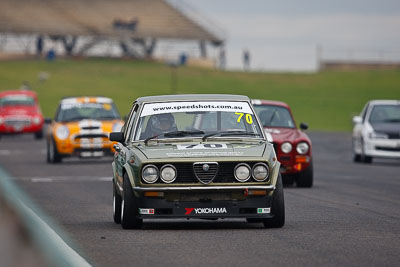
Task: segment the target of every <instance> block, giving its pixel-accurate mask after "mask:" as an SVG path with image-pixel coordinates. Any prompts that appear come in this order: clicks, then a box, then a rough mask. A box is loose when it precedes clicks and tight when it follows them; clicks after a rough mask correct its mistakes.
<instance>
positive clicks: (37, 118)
mask: <svg viewBox="0 0 400 267" xmlns="http://www.w3.org/2000/svg"><path fill="white" fill-rule="evenodd" d="M32 122H33V123H34V124H39V123H40V117H33V119H32Z"/></svg>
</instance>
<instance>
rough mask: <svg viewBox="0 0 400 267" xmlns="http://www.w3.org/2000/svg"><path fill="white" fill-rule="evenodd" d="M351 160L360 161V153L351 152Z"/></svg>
mask: <svg viewBox="0 0 400 267" xmlns="http://www.w3.org/2000/svg"><path fill="white" fill-rule="evenodd" d="M353 161H354V162H360V161H361V155H360V154H353Z"/></svg>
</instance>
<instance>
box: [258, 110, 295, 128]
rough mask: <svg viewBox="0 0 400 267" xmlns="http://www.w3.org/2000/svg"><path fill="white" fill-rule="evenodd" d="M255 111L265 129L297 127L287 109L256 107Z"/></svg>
mask: <svg viewBox="0 0 400 267" xmlns="http://www.w3.org/2000/svg"><path fill="white" fill-rule="evenodd" d="M254 109H255V110H256V113H257V116H258V118H259V119H260V122H261V124H262V125H263V126H264V127H285V128H295V127H296V126H295V124H294V121H293V119H292V116H291V115H290V112H289V110H288V109H287V108H284V107H280V106H273V105H255V106H254Z"/></svg>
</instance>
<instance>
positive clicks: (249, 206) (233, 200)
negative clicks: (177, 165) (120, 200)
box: [133, 185, 275, 219]
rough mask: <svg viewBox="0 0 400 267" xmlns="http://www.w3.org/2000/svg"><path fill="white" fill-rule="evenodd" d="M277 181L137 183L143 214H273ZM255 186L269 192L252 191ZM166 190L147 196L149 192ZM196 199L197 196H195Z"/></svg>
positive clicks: (255, 188) (222, 216) (232, 215)
mask: <svg viewBox="0 0 400 267" xmlns="http://www.w3.org/2000/svg"><path fill="white" fill-rule="evenodd" d="M274 189H275V186H273V185H265V186H264V185H261V186H213V187H212V188H210V187H209V186H193V187H191V186H179V187H133V190H134V192H135V195H136V196H137V202H138V208H139V217H140V218H143V219H150V218H271V217H272V215H271V213H270V211H271V209H270V208H271V203H272V191H273V190H274ZM255 190H259V191H260V190H261V191H265V193H266V194H265V195H261V196H259V195H257V196H256V195H251V193H252V192H254V191H255ZM151 191H152V192H162V195H161V197H146V196H144V193H145V192H151ZM194 199H195V200H194Z"/></svg>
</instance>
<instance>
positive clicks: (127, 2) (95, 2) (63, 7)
mask: <svg viewBox="0 0 400 267" xmlns="http://www.w3.org/2000/svg"><path fill="white" fill-rule="evenodd" d="M116 20H119V21H132V20H137V22H138V23H137V26H136V27H135V30H134V31H130V30H127V29H119V28H115V27H113V22H115V21H116ZM0 32H12V33H29V34H31V33H34V34H47V35H75V36H93V35H97V36H103V37H107V38H110V37H113V38H121V36H124V37H128V36H129V37H133V38H170V39H186V40H205V41H211V42H216V43H218V42H220V41H221V40H220V39H221V38H220V37H218V36H215V35H214V34H213V33H211V32H210V31H208V30H207V29H205V28H204V27H202V26H200V25H199V24H197V23H196V22H194V21H193V20H191V19H190V18H188V17H187V16H186V15H185V14H183V13H182V12H180V11H179V10H177V9H175V8H174V7H172V6H171V5H170V4H168V2H166V1H165V0H1V1H0Z"/></svg>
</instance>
